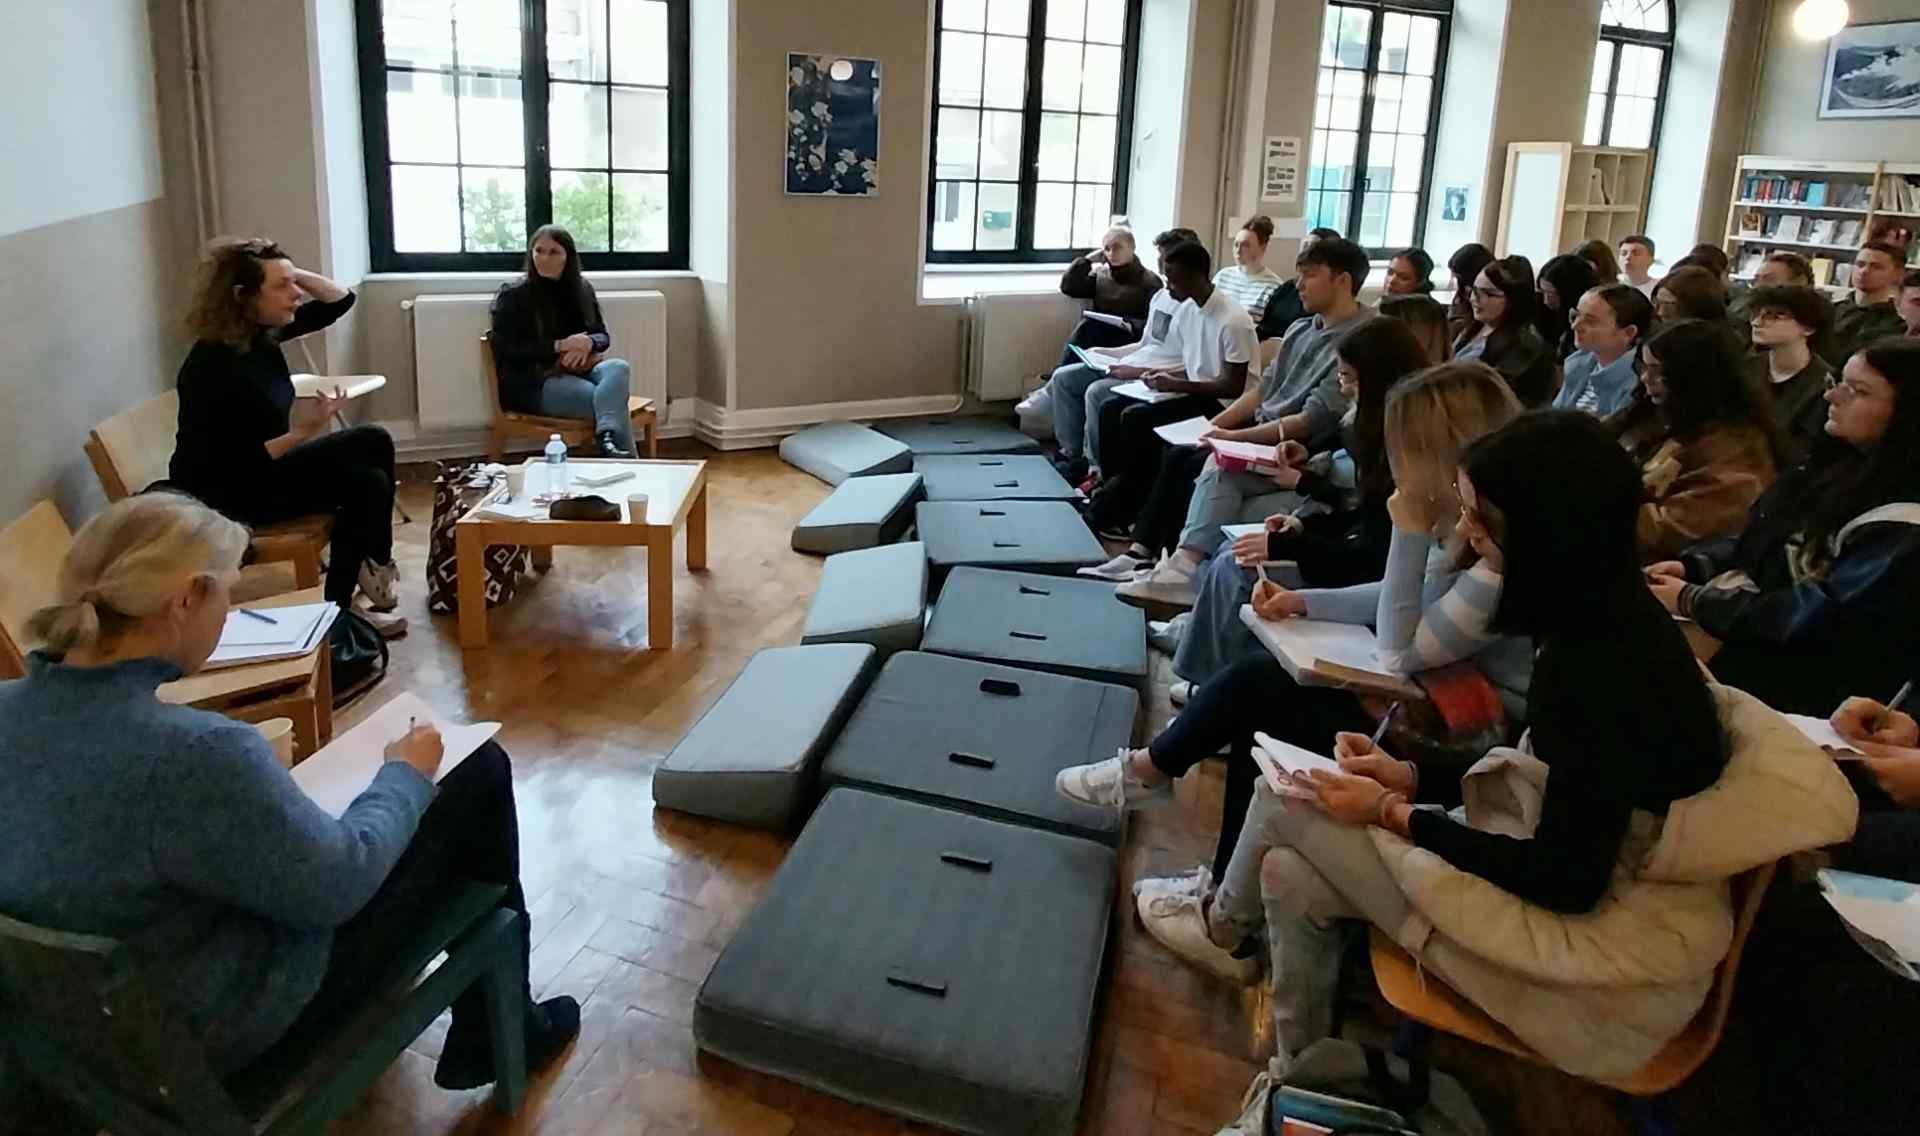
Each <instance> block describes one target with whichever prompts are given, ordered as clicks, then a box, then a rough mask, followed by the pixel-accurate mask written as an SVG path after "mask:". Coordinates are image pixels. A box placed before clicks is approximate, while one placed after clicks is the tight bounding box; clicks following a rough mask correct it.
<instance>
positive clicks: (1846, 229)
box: [1833, 218, 1860, 245]
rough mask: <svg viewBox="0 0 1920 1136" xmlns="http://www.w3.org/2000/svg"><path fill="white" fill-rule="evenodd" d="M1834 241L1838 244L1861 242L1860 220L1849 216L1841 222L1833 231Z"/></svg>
mask: <svg viewBox="0 0 1920 1136" xmlns="http://www.w3.org/2000/svg"><path fill="white" fill-rule="evenodd" d="M1833 243H1834V244H1837V245H1857V244H1859V243H1860V222H1859V221H1857V220H1854V219H1851V218H1849V219H1848V220H1845V221H1842V222H1840V225H1839V227H1838V228H1836V229H1835V230H1834V231H1833Z"/></svg>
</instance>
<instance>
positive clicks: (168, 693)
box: [158, 588, 333, 762]
mask: <svg viewBox="0 0 1920 1136" xmlns="http://www.w3.org/2000/svg"><path fill="white" fill-rule="evenodd" d="M324 598H325V597H323V596H322V595H321V594H320V589H319V588H306V589H304V590H301V591H297V592H284V593H282V594H280V595H277V596H269V597H266V598H265V599H258V600H253V601H250V602H248V603H247V604H246V605H245V606H247V607H254V608H276V607H289V606H291V605H294V604H310V603H319V602H320V601H321V600H322V599H324ZM158 694H159V698H160V701H162V702H170V703H173V704H174V705H176V706H194V707H198V708H199V709H202V710H214V711H218V712H219V713H222V714H225V715H226V716H227V717H229V718H237V719H238V720H240V721H242V722H253V723H260V722H264V721H266V720H267V719H269V718H291V719H293V742H294V749H293V757H294V760H295V761H296V762H299V761H305V760H306V759H307V758H308V757H310V756H312V754H313V752H314V751H315V750H317V749H319V748H320V747H321V746H323V745H325V744H326V743H327V741H328V739H330V738H332V737H333V651H332V648H331V646H330V645H329V640H327V639H322V640H321V641H320V642H319V643H317V644H315V645H314V648H313V650H311V651H308V652H307V653H306V654H304V655H301V656H300V657H298V658H294V659H276V660H274V661H272V662H267V663H246V664H243V665H241V666H237V667H219V668H216V669H214V670H206V671H201V672H200V673H198V674H191V675H188V676H186V677H185V678H181V679H176V680H174V681H173V682H170V683H167V684H166V685H164V686H162V687H161V688H160V690H159V692H158Z"/></svg>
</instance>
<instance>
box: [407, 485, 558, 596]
mask: <svg viewBox="0 0 1920 1136" xmlns="http://www.w3.org/2000/svg"><path fill="white" fill-rule="evenodd" d="M477 468H478V467H477V466H474V465H470V464H468V463H465V462H441V463H440V470H439V472H438V473H436V474H435V475H434V478H433V521H432V524H431V528H430V530H429V535H428V537H427V610H428V611H430V612H433V613H435V614H436V615H444V614H446V613H448V612H455V611H459V610H460V569H459V556H458V554H457V552H456V551H455V547H454V539H453V526H454V522H455V521H458V520H459V519H460V518H461V517H464V516H466V515H467V512H468V510H470V509H472V508H473V507H474V505H476V504H478V503H479V501H480V499H481V498H482V497H485V496H486V495H487V494H488V493H489V492H491V491H492V488H493V487H492V485H491V483H489V484H487V485H481V486H474V485H471V484H469V483H470V482H471V481H472V480H473V473H474V470H475V469H477ZM480 563H481V567H482V568H483V569H484V570H485V572H486V574H487V582H486V587H485V589H484V591H483V594H484V595H485V596H486V597H487V606H488V607H489V608H495V607H499V606H500V605H501V604H503V603H506V602H507V601H509V600H511V599H513V594H514V592H515V591H516V590H518V588H519V586H520V577H521V576H522V575H524V574H526V573H527V572H529V571H532V569H533V557H532V554H531V553H530V552H529V551H528V550H527V549H526V548H525V547H524V546H522V545H518V544H490V545H488V546H487V547H486V549H485V551H484V552H482V553H481V556H480Z"/></svg>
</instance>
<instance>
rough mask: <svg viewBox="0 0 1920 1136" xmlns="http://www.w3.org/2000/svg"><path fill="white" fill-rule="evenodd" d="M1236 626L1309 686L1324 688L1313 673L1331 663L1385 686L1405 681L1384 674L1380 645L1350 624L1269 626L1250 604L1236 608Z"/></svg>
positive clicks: (1307, 621) (1306, 621) (1312, 621)
mask: <svg viewBox="0 0 1920 1136" xmlns="http://www.w3.org/2000/svg"><path fill="white" fill-rule="evenodd" d="M1240 622H1241V623H1242V624H1244V625H1245V626H1246V628H1247V629H1248V630H1249V631H1252V632H1253V635H1254V638H1256V639H1258V640H1260V643H1261V645H1262V646H1264V647H1266V649H1267V650H1269V651H1271V652H1272V653H1273V657H1274V658H1275V659H1278V660H1279V661H1280V665H1281V666H1282V667H1285V668H1286V671H1287V673H1288V674H1289V675H1292V676H1293V677H1294V678H1295V679H1299V680H1301V681H1303V682H1306V681H1307V679H1306V678H1302V676H1303V675H1305V676H1308V677H1310V678H1311V679H1312V680H1313V682H1312V683H1309V685H1313V684H1318V685H1322V686H1324V685H1326V684H1327V680H1326V678H1325V677H1323V676H1321V675H1319V674H1316V673H1314V672H1315V670H1316V666H1317V664H1321V663H1333V664H1336V665H1339V666H1343V667H1347V668H1349V669H1351V670H1356V671H1363V672H1367V673H1370V674H1374V675H1378V676H1380V677H1381V678H1382V679H1385V680H1387V681H1388V682H1397V683H1405V682H1406V679H1405V678H1403V677H1401V676H1399V675H1395V674H1394V673H1393V672H1391V671H1389V670H1387V668H1386V665H1385V664H1383V663H1382V662H1381V661H1380V644H1379V641H1378V640H1377V639H1375V638H1374V635H1373V632H1372V631H1371V630H1369V629H1368V628H1365V627H1362V626H1360V625H1358V624H1352V623H1331V622H1328V621H1326V620H1319V619H1288V620H1283V621H1280V622H1273V621H1271V620H1266V619H1262V618H1260V616H1259V615H1258V614H1257V613H1255V612H1254V610H1253V605H1252V604H1245V605H1242V607H1241V608H1240Z"/></svg>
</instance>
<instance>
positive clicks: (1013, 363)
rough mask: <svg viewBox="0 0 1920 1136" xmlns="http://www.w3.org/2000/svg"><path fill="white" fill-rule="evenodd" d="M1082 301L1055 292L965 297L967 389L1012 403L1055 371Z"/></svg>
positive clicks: (990, 399)
mask: <svg viewBox="0 0 1920 1136" xmlns="http://www.w3.org/2000/svg"><path fill="white" fill-rule="evenodd" d="M1081 309H1082V304H1081V303H1080V301H1078V300H1072V299H1068V298H1067V297H1066V296H1062V295H1060V294H1059V293H1058V292H1055V293H1052V294H1041V293H1017V294H1008V295H986V296H975V297H973V298H972V299H969V300H968V301H967V358H966V373H967V390H968V391H969V392H970V393H971V394H972V395H973V397H975V398H977V399H979V400H980V401H981V402H1010V401H1012V400H1014V399H1017V398H1020V397H1022V396H1024V395H1025V394H1026V393H1027V392H1028V391H1030V390H1032V389H1033V388H1034V387H1035V385H1037V384H1036V376H1038V375H1044V374H1051V373H1053V369H1054V367H1056V366H1058V365H1059V363H1060V348H1061V347H1062V346H1063V345H1064V344H1065V343H1066V342H1067V336H1069V335H1072V334H1073V328H1074V325H1075V324H1077V323H1079V322H1080V312H1081Z"/></svg>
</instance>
